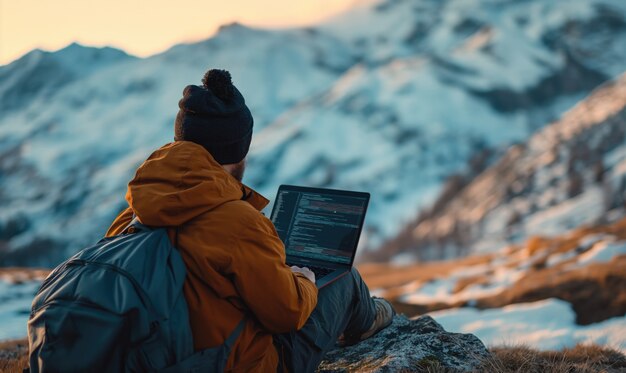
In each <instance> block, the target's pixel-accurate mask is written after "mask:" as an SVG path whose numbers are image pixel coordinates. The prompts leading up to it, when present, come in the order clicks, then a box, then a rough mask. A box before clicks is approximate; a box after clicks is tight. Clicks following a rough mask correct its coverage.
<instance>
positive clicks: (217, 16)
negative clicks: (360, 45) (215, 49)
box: [0, 0, 356, 65]
mask: <svg viewBox="0 0 626 373" xmlns="http://www.w3.org/2000/svg"><path fill="white" fill-rule="evenodd" d="M355 1H356V0H295V1H294V0H223V1H216V0H204V1H203V0H178V1H172V0H98V1H93V0H0V65H4V64H7V63H9V62H11V61H13V60H15V59H17V58H18V57H20V56H22V55H23V54H25V53H27V52H28V51H30V50H32V49H35V48H41V49H45V50H57V49H60V48H62V47H64V46H66V45H67V44H70V43H72V42H79V43H81V44H84V45H90V46H106V45H108V46H113V47H117V48H121V49H124V50H125V51H126V52H128V53H130V54H133V55H137V56H141V57H144V56H149V55H151V54H154V53H157V52H161V51H163V50H165V49H167V48H168V47H170V46H172V45H174V44H177V43H180V42H191V41H198V40H202V39H206V38H208V37H210V36H211V35H213V34H214V33H215V31H216V30H217V29H218V28H219V26H220V25H223V24H227V23H232V22H234V21H238V22H241V23H244V24H246V25H250V26H262V27H278V28H280V27H290V26H299V25H307V24H312V23H315V22H319V21H320V20H322V19H324V18H328V17H330V16H332V15H334V14H337V13H339V12H341V11H343V10H346V9H348V8H349V7H350V6H352V5H353V4H354V3H355Z"/></svg>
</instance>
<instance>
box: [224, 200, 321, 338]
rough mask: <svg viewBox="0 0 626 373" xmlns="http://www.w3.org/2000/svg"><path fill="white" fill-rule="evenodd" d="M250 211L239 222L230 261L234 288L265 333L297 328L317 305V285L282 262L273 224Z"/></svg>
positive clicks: (280, 243) (283, 257)
mask: <svg viewBox="0 0 626 373" xmlns="http://www.w3.org/2000/svg"><path fill="white" fill-rule="evenodd" d="M252 213H254V214H256V216H254V215H252ZM252 213H250V215H252V216H247V217H242V218H243V219H242V220H241V221H240V222H241V223H242V227H241V232H240V234H239V235H238V248H237V250H236V253H235V258H234V260H233V263H232V273H233V275H234V276H233V279H234V283H235V287H236V288H237V291H238V292H239V295H240V296H241V298H242V299H243V301H244V302H245V303H246V305H247V306H248V307H249V308H250V309H251V310H252V312H253V313H254V314H255V316H256V318H257V319H258V320H259V322H260V323H261V324H262V325H263V326H264V327H265V328H266V329H267V330H268V331H269V332H271V333H285V332H289V331H293V330H297V329H300V328H301V327H302V326H303V325H304V323H305V322H306V320H307V319H308V318H309V315H310V314H311V312H313V309H314V308H315V306H316V304H317V287H316V286H315V284H314V283H313V282H311V280H310V279H308V278H307V276H306V275H305V274H303V273H296V272H293V271H292V270H291V269H290V268H289V267H288V266H287V265H286V264H285V249H284V245H283V243H282V241H281V240H280V238H279V237H278V234H277V233H276V230H275V229H274V226H273V225H272V223H271V222H270V221H269V220H268V219H267V218H265V217H264V216H261V215H260V214H258V212H256V211H253V212H252ZM244 215H248V214H244Z"/></svg>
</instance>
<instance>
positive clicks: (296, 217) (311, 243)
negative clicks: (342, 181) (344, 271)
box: [272, 190, 368, 263]
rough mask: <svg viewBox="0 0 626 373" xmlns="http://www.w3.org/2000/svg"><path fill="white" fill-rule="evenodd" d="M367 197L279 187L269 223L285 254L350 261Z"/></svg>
mask: <svg viewBox="0 0 626 373" xmlns="http://www.w3.org/2000/svg"><path fill="white" fill-rule="evenodd" d="M367 203H368V200H367V198H361V197H355V196H349V195H333V194H330V193H315V192H302V191H293V190H281V191H280V192H279V194H278V196H277V199H276V204H275V206H274V209H273V213H272V222H273V223H274V226H275V227H276V231H277V232H278V235H279V236H280V239H281V240H282V241H283V242H284V243H285V250H286V253H287V255H289V256H299V257H304V258H309V259H322V260H325V261H331V262H335V263H350V261H351V259H352V254H353V252H354V250H356V244H357V242H358V239H359V234H360V227H361V224H362V221H363V215H364V214H365V210H366V208H367Z"/></svg>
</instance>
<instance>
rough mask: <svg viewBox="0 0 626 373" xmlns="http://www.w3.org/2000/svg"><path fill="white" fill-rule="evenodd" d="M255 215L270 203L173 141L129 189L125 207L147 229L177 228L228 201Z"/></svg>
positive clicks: (197, 150)
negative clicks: (252, 210) (243, 204)
mask: <svg viewBox="0 0 626 373" xmlns="http://www.w3.org/2000/svg"><path fill="white" fill-rule="evenodd" d="M236 200H245V201H247V202H249V203H250V204H251V205H252V206H253V207H255V208H256V209H257V210H261V209H263V208H264V207H265V206H266V205H267V204H268V202H269V201H268V200H267V199H266V198H265V197H263V196H261V195H260V194H258V193H256V192H255V191H253V190H252V189H250V188H249V187H247V186H245V185H243V184H242V183H240V182H239V181H238V180H237V179H235V178H234V177H232V176H231V175H230V174H229V173H228V172H227V171H226V170H224V168H222V166H220V164H219V163H217V161H215V160H214V159H213V157H212V156H211V154H210V153H209V152H208V151H206V150H205V149H204V148H203V147H202V146H200V145H197V144H195V143H193V142H189V141H176V142H173V143H169V144H166V145H164V146H163V147H161V148H160V149H158V150H156V151H155V152H154V153H152V154H151V155H150V157H148V159H147V160H146V161H145V162H144V163H143V164H142V165H141V166H139V168H138V169H137V172H136V173H135V177H134V178H133V180H131V182H130V183H129V184H128V191H127V192H126V201H128V205H129V206H130V207H131V208H132V210H133V212H134V213H135V214H136V215H137V217H138V218H139V220H140V221H141V222H142V223H143V224H146V225H149V226H178V225H181V224H184V223H186V222H188V221H189V220H191V219H193V218H195V217H197V216H198V215H201V214H203V213H205V212H207V211H210V210H212V209H214V208H215V207H217V206H219V205H221V204H224V203H226V202H229V201H236Z"/></svg>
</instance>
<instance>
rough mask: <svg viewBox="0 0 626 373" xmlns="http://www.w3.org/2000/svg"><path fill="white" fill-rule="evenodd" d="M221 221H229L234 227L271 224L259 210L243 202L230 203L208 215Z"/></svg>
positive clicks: (222, 205)
mask: <svg viewBox="0 0 626 373" xmlns="http://www.w3.org/2000/svg"><path fill="white" fill-rule="evenodd" d="M206 215H207V216H212V217H214V218H216V219H219V220H225V221H228V222H229V223H230V224H232V226H233V227H237V226H242V227H247V226H251V225H263V226H266V225H267V224H271V223H270V221H269V219H267V218H266V217H265V215H263V214H262V213H261V212H260V211H259V210H257V209H255V208H254V207H253V206H252V205H250V204H249V203H248V202H246V201H243V200H234V201H228V202H226V203H223V204H221V205H220V206H218V207H216V208H215V209H214V210H213V211H209V212H207V213H206Z"/></svg>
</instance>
